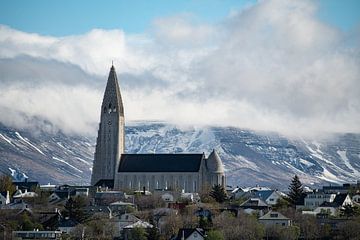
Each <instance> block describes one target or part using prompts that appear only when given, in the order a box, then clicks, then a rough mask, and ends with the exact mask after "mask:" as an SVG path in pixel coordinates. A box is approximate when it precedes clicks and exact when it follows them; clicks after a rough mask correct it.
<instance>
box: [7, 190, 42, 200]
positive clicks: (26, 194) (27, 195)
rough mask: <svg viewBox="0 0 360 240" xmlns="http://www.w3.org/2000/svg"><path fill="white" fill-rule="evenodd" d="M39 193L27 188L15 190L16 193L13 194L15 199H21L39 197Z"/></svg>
mask: <svg viewBox="0 0 360 240" xmlns="http://www.w3.org/2000/svg"><path fill="white" fill-rule="evenodd" d="M37 196H38V195H37V193H35V192H28V190H27V189H25V190H21V189H18V190H16V191H15V193H14V194H13V199H15V200H16V199H20V198H33V197H37Z"/></svg>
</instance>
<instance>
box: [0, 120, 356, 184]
mask: <svg viewBox="0 0 360 240" xmlns="http://www.w3.org/2000/svg"><path fill="white" fill-rule="evenodd" d="M94 147H95V137H82V136H76V137H74V136H69V135H65V134H63V133H57V134H50V133H46V132H35V133H34V132H32V131H20V130H17V129H13V128H8V127H5V126H3V125H0V171H1V172H4V173H12V174H13V176H14V177H17V178H19V177H20V178H23V177H24V174H25V175H26V176H28V177H29V178H30V179H34V180H38V181H40V182H41V183H48V182H51V183H68V184H89V182H90V176H91V167H92V161H93V153H94ZM212 149H216V150H217V151H218V153H219V155H220V156H221V158H222V160H223V163H224V165H225V169H226V174H227V178H228V183H230V184H233V185H241V186H243V185H255V184H262V185H269V186H273V187H277V188H282V189H285V188H286V187H287V185H288V183H289V181H290V179H291V177H292V176H293V175H294V174H297V175H299V176H300V178H301V180H302V181H303V182H304V183H305V184H307V185H310V186H311V185H318V184H324V183H342V182H355V181H357V180H360V134H336V135H333V136H332V137H331V138H327V139H326V140H324V139H323V140H313V139H289V138H286V137H284V136H281V135H278V134H276V133H264V132H261V133H259V132H255V131H250V130H243V129H238V128H231V127H201V128H197V127H188V128H179V127H176V126H173V125H171V124H165V123H151V122H137V123H131V124H128V125H127V127H126V152H127V153H180V152H196V153H199V152H200V153H201V152H205V153H206V154H207V155H208V154H209V153H210V152H211V151H212Z"/></svg>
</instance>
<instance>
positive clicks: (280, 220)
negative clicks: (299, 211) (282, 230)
mask: <svg viewBox="0 0 360 240" xmlns="http://www.w3.org/2000/svg"><path fill="white" fill-rule="evenodd" d="M259 223H261V224H264V225H265V227H270V226H277V225H278V226H283V227H288V226H291V219H290V218H287V217H285V216H284V215H282V214H281V213H279V212H275V211H269V212H268V213H267V214H265V215H264V216H262V217H260V218H259Z"/></svg>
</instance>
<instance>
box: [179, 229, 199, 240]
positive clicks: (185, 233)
mask: <svg viewBox="0 0 360 240" xmlns="http://www.w3.org/2000/svg"><path fill="white" fill-rule="evenodd" d="M195 231H196V232H198V234H199V235H200V236H204V235H205V231H204V230H203V229H202V228H180V229H179V232H178V235H177V236H176V238H173V240H181V239H183V238H182V237H183V236H184V238H185V239H187V238H188V237H190V235H191V234H192V233H193V232H195Z"/></svg>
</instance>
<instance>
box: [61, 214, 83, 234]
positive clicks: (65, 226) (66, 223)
mask: <svg viewBox="0 0 360 240" xmlns="http://www.w3.org/2000/svg"><path fill="white" fill-rule="evenodd" d="M78 224H79V223H78V222H77V221H76V220H74V219H71V218H69V217H62V218H60V221H59V222H58V224H57V230H59V231H61V232H63V233H67V234H69V233H70V232H71V231H72V230H74V229H75V227H76V226H77V225H78Z"/></svg>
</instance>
